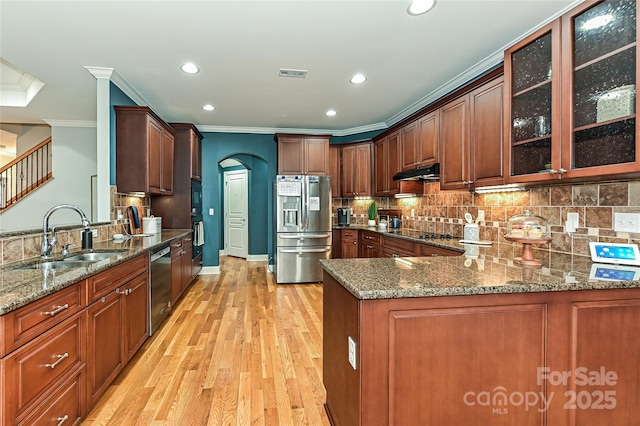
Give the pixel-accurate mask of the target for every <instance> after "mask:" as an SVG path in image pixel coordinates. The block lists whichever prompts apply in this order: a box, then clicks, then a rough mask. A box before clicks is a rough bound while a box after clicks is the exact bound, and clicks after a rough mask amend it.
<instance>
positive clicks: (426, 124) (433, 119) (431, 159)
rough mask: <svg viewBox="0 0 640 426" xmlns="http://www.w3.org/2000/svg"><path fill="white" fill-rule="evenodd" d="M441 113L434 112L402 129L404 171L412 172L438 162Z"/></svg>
mask: <svg viewBox="0 0 640 426" xmlns="http://www.w3.org/2000/svg"><path fill="white" fill-rule="evenodd" d="M439 128H440V111H439V110H435V111H432V112H430V113H428V114H426V115H424V116H422V117H420V118H419V119H417V120H416V121H414V122H413V123H409V124H407V125H405V126H404V127H403V128H402V129H400V133H401V141H402V143H401V146H402V169H403V170H410V169H415V168H418V167H424V166H428V165H431V164H434V163H437V162H438V159H439V157H438V143H439Z"/></svg>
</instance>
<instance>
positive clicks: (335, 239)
mask: <svg viewBox="0 0 640 426" xmlns="http://www.w3.org/2000/svg"><path fill="white" fill-rule="evenodd" d="M341 257H342V231H341V230H339V229H333V230H332V231H331V258H332V259H340V258H341Z"/></svg>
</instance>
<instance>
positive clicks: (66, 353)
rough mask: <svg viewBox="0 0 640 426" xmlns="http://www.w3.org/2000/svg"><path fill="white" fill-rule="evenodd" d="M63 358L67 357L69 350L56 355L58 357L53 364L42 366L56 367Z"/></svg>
mask: <svg viewBox="0 0 640 426" xmlns="http://www.w3.org/2000/svg"><path fill="white" fill-rule="evenodd" d="M65 358H69V352H65V353H64V354H62V355H58V359H57V360H56V362H54V363H53V364H45V365H44V366H45V367H47V368H51V369H52V370H53V369H54V368H56V366H57V365H58V364H60V363H61V362H62V361H63V360H64V359H65Z"/></svg>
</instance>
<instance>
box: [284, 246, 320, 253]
mask: <svg viewBox="0 0 640 426" xmlns="http://www.w3.org/2000/svg"><path fill="white" fill-rule="evenodd" d="M328 251H331V247H327V248H323V249H308V250H307V249H295V250H284V249H281V250H280V253H326V252H328Z"/></svg>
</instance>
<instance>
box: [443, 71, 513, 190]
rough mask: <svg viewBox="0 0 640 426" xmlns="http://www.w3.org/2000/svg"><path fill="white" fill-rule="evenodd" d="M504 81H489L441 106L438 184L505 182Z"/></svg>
mask: <svg viewBox="0 0 640 426" xmlns="http://www.w3.org/2000/svg"><path fill="white" fill-rule="evenodd" d="M503 105H504V99H503V80H502V77H499V78H496V79H494V80H491V81H489V82H487V83H485V84H483V85H481V86H479V87H477V88H476V89H474V90H473V91H471V92H470V93H468V94H466V95H464V96H462V97H460V98H458V99H455V100H453V101H451V102H450V103H448V104H446V105H444V106H443V107H442V108H440V187H441V188H442V189H469V188H475V187H482V186H490V185H501V184H502V183H504V175H503V158H502V145H503V123H504V114H503Z"/></svg>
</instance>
